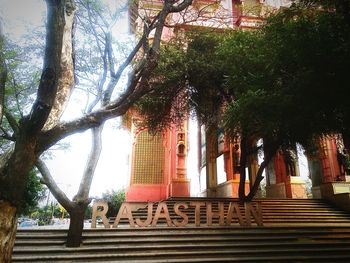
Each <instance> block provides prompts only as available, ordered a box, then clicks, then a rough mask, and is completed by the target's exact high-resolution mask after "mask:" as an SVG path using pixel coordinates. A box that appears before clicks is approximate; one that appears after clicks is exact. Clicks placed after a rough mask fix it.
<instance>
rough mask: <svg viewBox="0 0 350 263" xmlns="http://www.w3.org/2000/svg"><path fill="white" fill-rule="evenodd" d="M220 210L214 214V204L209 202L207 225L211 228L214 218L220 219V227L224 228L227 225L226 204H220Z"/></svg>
mask: <svg viewBox="0 0 350 263" xmlns="http://www.w3.org/2000/svg"><path fill="white" fill-rule="evenodd" d="M218 209H219V211H217V212H214V211H213V204H212V203H211V202H207V225H208V226H211V225H212V224H213V217H218V218H219V225H220V226H224V225H225V209H224V203H222V202H219V203H218Z"/></svg>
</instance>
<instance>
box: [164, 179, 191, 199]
mask: <svg viewBox="0 0 350 263" xmlns="http://www.w3.org/2000/svg"><path fill="white" fill-rule="evenodd" d="M169 192H170V196H171V197H189V196H190V180H189V179H172V180H171V183H170V186H169Z"/></svg>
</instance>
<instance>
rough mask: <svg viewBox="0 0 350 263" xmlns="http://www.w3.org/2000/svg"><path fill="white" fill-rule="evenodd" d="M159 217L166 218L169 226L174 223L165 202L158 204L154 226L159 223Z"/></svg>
mask: <svg viewBox="0 0 350 263" xmlns="http://www.w3.org/2000/svg"><path fill="white" fill-rule="evenodd" d="M162 210H164V213H162ZM159 218H165V219H166V223H167V224H168V226H171V224H172V223H171V219H170V216H169V211H168V206H167V205H166V203H165V202H161V203H159V204H158V207H157V211H156V214H155V215H154V218H153V222H152V226H156V225H157V222H158V219H159Z"/></svg>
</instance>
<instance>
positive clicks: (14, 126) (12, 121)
mask: <svg viewBox="0 0 350 263" xmlns="http://www.w3.org/2000/svg"><path fill="white" fill-rule="evenodd" d="M4 114H5V116H6V119H7V121H8V123H9V124H10V126H11V129H12V130H13V132H14V135H15V136H17V134H18V132H19V126H18V123H17V121H16V119H15V117H13V116H12V114H11V113H10V112H9V111H8V110H6V108H5V109H4Z"/></svg>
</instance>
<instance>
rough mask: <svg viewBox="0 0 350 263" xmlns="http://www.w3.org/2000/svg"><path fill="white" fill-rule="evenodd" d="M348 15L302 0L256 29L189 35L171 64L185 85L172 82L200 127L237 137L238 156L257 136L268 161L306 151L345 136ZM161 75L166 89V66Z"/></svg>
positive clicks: (341, 5)
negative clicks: (289, 151) (324, 138)
mask: <svg viewBox="0 0 350 263" xmlns="http://www.w3.org/2000/svg"><path fill="white" fill-rule="evenodd" d="M322 4H323V6H322ZM349 10H350V9H349V1H346V3H345V2H342V1H335V2H334V3H331V2H330V1H316V0H315V1H307V0H305V1H301V3H300V4H293V5H292V6H291V7H290V8H287V9H284V10H282V11H280V12H278V13H276V14H275V15H273V16H271V17H270V18H269V19H268V20H267V22H266V25H265V26H264V27H262V28H261V29H260V30H256V31H239V30H237V31H235V32H232V33H230V32H228V33H227V32H225V33H221V32H220V33H205V34H204V33H203V32H200V33H199V34H192V35H191V37H188V38H187V39H186V40H187V43H188V44H187V47H186V48H185V49H183V51H182V53H181V56H178V57H173V58H172V63H173V64H176V63H178V62H179V63H180V62H181V63H182V67H181V69H180V70H181V72H182V71H185V72H184V73H182V74H181V77H182V76H185V78H186V81H185V82H184V80H183V79H179V80H178V81H181V82H180V83H181V84H180V86H181V87H182V86H183V83H185V84H187V85H186V86H185V88H184V89H185V90H186V91H182V92H186V94H187V95H188V97H189V104H188V105H189V106H190V107H189V108H190V109H194V111H195V112H196V113H197V114H198V116H199V118H200V120H201V121H202V122H204V123H206V124H209V125H210V124H211V123H213V124H214V125H215V124H217V125H220V126H223V127H224V128H225V129H226V131H227V132H229V133H230V134H231V135H238V136H240V138H241V150H242V156H244V155H246V154H249V151H251V150H249V149H248V148H247V140H249V139H250V138H255V139H258V138H263V139H264V151H265V159H266V157H267V156H268V159H266V160H267V161H268V160H269V158H271V156H272V155H273V154H274V153H275V151H276V150H277V149H278V148H279V147H281V146H282V147H283V148H288V147H292V145H295V143H296V142H299V143H300V144H302V145H303V146H306V147H308V146H309V145H311V144H312V142H313V139H314V138H315V137H317V136H319V135H321V134H327V133H343V134H346V135H349V134H350V133H349V132H350V125H349V124H350V104H349V102H348V96H346V94H348V74H347V73H348V70H349V68H350V23H349V19H348V18H349ZM177 52H179V51H177ZM180 57H181V59H180ZM163 59H166V58H163ZM174 59H178V61H177V62H174ZM159 66H163V64H162V65H159ZM160 72H161V73H162V72H163V73H164V74H163V75H162V74H160V75H159V76H158V79H161V80H162V82H163V83H166V81H167V80H168V77H167V73H168V68H167V67H165V68H164V69H162V70H160ZM170 76H171V77H170V78H171V79H172V81H173V82H175V83H176V80H174V79H173V78H172V77H173V76H174V74H172V73H170ZM152 84H153V85H157V84H158V83H152ZM163 89H166V86H165V85H164V86H163ZM162 92H164V93H165V92H166V91H162ZM152 95H153V94H152ZM174 95H175V94H174ZM174 101H175V100H173V102H174ZM167 103H169V101H167ZM166 107H167V108H168V109H171V106H170V105H169V104H167V105H166ZM159 108H161V107H160V106H158V105H157V108H156V109H159ZM148 109H149V110H150V111H152V110H153V109H154V108H152V107H151V106H149V107H148ZM184 110H185V111H186V110H188V108H184ZM144 116H145V117H152V114H149V115H147V114H144ZM166 122H169V120H166ZM158 123H161V122H160V121H158ZM243 148H246V149H245V150H243ZM241 161H242V162H243V163H241V167H245V165H244V164H245V160H244V158H243V160H241ZM265 165H266V163H264V165H261V167H262V169H263V168H264V166H265ZM260 172H261V173H262V171H260ZM244 173H245V172H244V171H241V175H242V174H244ZM260 175H261V174H260ZM242 178H243V177H241V179H242ZM243 179H244V178H243ZM259 179H260V180H261V179H262V175H261V176H260V177H259ZM256 189H257V187H256Z"/></svg>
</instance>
